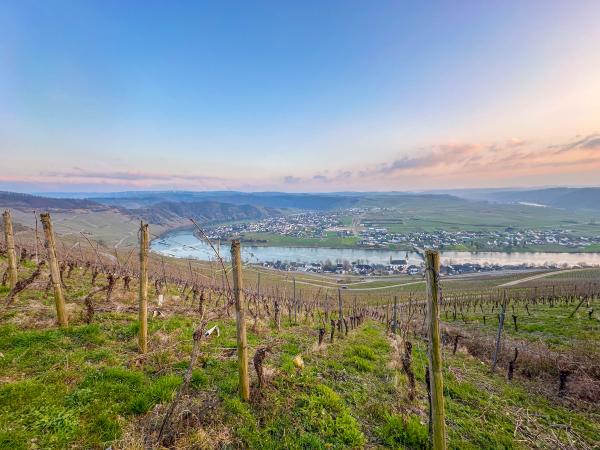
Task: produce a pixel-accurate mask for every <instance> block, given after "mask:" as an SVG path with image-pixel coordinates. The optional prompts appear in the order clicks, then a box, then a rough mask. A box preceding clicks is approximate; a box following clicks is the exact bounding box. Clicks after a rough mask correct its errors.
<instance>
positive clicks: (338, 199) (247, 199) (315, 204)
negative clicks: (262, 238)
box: [94, 191, 362, 211]
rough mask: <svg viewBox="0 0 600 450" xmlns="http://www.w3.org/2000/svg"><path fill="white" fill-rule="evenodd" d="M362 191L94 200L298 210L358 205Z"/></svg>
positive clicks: (132, 195) (121, 195)
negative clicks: (199, 203)
mask: <svg viewBox="0 0 600 450" xmlns="http://www.w3.org/2000/svg"><path fill="white" fill-rule="evenodd" d="M361 197H362V195H352V194H348V195H337V194H288V193H284V192H252V193H246V192H237V191H209V192H191V191H162V192H161V191H156V192H143V191H140V192H117V193H114V194H107V195H105V196H102V197H96V196H94V201H96V202H99V203H104V204H106V205H114V206H122V207H125V208H129V209H134V208H141V207H149V206H151V205H155V204H157V203H161V202H192V203H193V202H207V201H210V202H218V203H228V204H233V205H251V206H261V207H267V208H289V209H295V210H316V211H327V210H332V209H336V208H350V207H352V206H355V205H357V204H358V203H359V202H360V200H361Z"/></svg>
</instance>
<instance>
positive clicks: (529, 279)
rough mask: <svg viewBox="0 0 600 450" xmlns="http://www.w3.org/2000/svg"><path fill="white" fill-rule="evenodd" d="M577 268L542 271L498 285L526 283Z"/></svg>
mask: <svg viewBox="0 0 600 450" xmlns="http://www.w3.org/2000/svg"><path fill="white" fill-rule="evenodd" d="M576 270H578V269H568V270H560V271H555V272H545V273H540V274H538V275H533V276H531V277H526V278H521V279H519V280H514V281H509V282H508V283H503V284H499V285H498V286H497V287H509V286H515V285H517V284H521V283H526V282H527V281H531V280H537V279H538V278H545V277H549V276H551V275H555V274H557V273H567V272H575V271H576Z"/></svg>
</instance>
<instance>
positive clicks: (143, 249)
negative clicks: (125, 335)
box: [138, 222, 149, 353]
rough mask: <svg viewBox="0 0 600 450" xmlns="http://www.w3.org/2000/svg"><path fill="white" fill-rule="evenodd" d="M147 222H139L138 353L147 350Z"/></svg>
mask: <svg viewBox="0 0 600 450" xmlns="http://www.w3.org/2000/svg"><path fill="white" fill-rule="evenodd" d="M148 234H149V233H148V224H147V223H146V224H144V223H143V222H140V289H139V306H138V309H139V311H138V315H139V316H138V317H139V322H140V331H139V336H138V347H139V352H140V353H146V352H147V351H148Z"/></svg>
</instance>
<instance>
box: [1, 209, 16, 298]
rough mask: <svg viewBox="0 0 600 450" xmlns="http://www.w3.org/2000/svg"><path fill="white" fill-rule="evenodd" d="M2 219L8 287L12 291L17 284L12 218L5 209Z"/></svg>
mask: <svg viewBox="0 0 600 450" xmlns="http://www.w3.org/2000/svg"><path fill="white" fill-rule="evenodd" d="M2 218H3V219H4V238H5V240H6V258H7V259H8V287H9V288H10V289H9V290H10V291H12V290H13V289H14V287H15V286H16V284H17V280H18V273H17V253H16V252H15V237H14V235H13V226H12V217H11V214H10V211H9V210H8V209H7V210H6V211H4V214H2Z"/></svg>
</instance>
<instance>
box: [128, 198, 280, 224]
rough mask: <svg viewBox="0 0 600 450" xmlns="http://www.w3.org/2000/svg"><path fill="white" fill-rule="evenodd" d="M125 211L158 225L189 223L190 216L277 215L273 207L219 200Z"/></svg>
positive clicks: (211, 219)
mask: <svg viewBox="0 0 600 450" xmlns="http://www.w3.org/2000/svg"><path fill="white" fill-rule="evenodd" d="M127 213H128V214H130V215H134V216H137V217H140V218H142V219H143V220H145V221H147V222H150V223H155V224H159V225H178V224H180V223H181V222H185V223H189V219H190V218H194V219H196V220H198V221H200V222H203V223H206V222H225V221H230V220H256V219H263V218H265V217H271V216H275V215H279V214H280V211H279V210H278V209H275V208H266V207H261V206H252V205H233V204H230V203H221V202H211V201H202V202H160V203H156V204H154V205H152V206H151V207H149V208H140V209H131V210H127Z"/></svg>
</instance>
